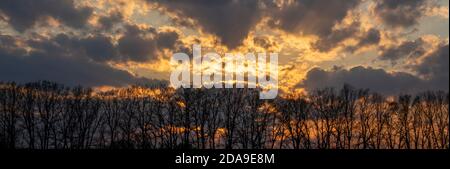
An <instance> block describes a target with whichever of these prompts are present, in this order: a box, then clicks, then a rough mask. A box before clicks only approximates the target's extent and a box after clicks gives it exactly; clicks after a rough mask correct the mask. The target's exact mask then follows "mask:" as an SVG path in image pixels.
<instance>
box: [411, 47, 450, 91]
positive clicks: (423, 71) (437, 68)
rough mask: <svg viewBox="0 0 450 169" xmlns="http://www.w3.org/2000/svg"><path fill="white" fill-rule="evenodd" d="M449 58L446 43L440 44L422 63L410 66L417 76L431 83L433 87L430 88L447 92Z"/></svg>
mask: <svg viewBox="0 0 450 169" xmlns="http://www.w3.org/2000/svg"><path fill="white" fill-rule="evenodd" d="M449 57H450V55H449V48H448V43H447V44H441V45H440V47H439V48H438V49H437V50H436V51H434V52H432V53H431V54H429V55H428V56H426V58H425V59H424V61H423V62H422V63H420V64H419V65H415V66H412V69H413V70H415V72H417V73H418V74H419V75H422V76H425V78H427V79H428V80H429V81H431V82H433V83H432V85H433V86H430V87H434V88H436V89H441V90H448V87H449Z"/></svg>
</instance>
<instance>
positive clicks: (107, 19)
mask: <svg viewBox="0 0 450 169" xmlns="http://www.w3.org/2000/svg"><path fill="white" fill-rule="evenodd" d="M122 20H123V15H122V13H120V12H115V13H113V14H110V15H108V16H103V17H100V19H99V20H98V22H99V23H100V24H101V26H102V28H103V29H105V30H108V29H111V28H112V27H113V26H114V25H115V24H118V23H121V22H122Z"/></svg>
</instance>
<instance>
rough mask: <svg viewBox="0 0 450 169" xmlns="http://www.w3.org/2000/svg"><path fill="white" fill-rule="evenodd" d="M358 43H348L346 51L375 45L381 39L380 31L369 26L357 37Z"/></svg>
mask: <svg viewBox="0 0 450 169" xmlns="http://www.w3.org/2000/svg"><path fill="white" fill-rule="evenodd" d="M356 39H357V40H358V43H357V44H356V45H350V46H347V47H346V49H345V50H346V51H347V52H350V53H354V52H355V51H357V50H358V49H361V48H362V47H366V46H371V45H377V44H378V43H379V42H380V40H381V33H380V31H379V30H377V29H374V28H371V29H369V30H368V31H367V32H365V33H364V34H363V36H360V37H357V38H356Z"/></svg>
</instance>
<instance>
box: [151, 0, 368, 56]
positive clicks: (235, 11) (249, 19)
mask: <svg viewBox="0 0 450 169" xmlns="http://www.w3.org/2000/svg"><path fill="white" fill-rule="evenodd" d="M147 1H148V2H150V3H156V4H158V6H159V7H161V8H162V9H163V10H164V11H165V12H171V13H175V14H176V15H177V16H178V17H177V18H176V19H175V22H177V23H179V24H180V23H181V24H182V25H184V26H191V27H192V26H194V25H189V24H187V23H188V22H186V17H189V18H192V19H193V20H195V21H196V22H197V24H199V26H200V27H201V28H202V30H204V31H206V32H208V33H212V34H214V35H216V36H217V37H218V38H219V39H220V40H221V42H222V43H223V44H225V45H226V46H227V47H229V48H235V47H237V46H239V45H241V44H242V41H243V40H244V39H245V38H246V37H247V36H248V33H249V32H250V31H251V30H252V29H254V28H255V26H256V24H257V23H259V22H260V21H261V19H262V18H263V17H264V16H267V17H269V18H270V19H269V26H272V27H276V28H279V29H281V30H283V31H286V32H290V33H295V34H312V35H318V36H320V37H326V36H328V35H330V34H331V33H332V28H333V26H334V25H335V24H336V23H337V22H340V21H341V20H342V19H343V18H344V17H345V16H346V15H347V12H348V11H349V10H351V9H353V8H355V7H356V6H357V5H358V4H359V2H360V1H359V0H346V1H341V0H299V1H290V2H288V1H282V2H283V3H281V4H276V3H275V2H273V1H268V0H261V1H258V0H245V1H233V0H215V1H210V0H183V1H174V0H168V1H162V0H147ZM194 27H195V26H194Z"/></svg>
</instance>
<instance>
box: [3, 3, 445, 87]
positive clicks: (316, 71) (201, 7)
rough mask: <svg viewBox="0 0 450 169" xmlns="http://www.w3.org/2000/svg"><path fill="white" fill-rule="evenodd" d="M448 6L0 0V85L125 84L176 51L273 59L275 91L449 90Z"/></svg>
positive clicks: (162, 67)
mask: <svg viewBox="0 0 450 169" xmlns="http://www.w3.org/2000/svg"><path fill="white" fill-rule="evenodd" d="M448 6H449V2H448V0H241V1H239V0H40V1H35V0H2V1H0V81H15V82H18V83H26V82H33V81H38V80H50V81H55V82H58V83H62V84H66V85H84V86H89V87H100V88H101V87H126V86H129V85H132V84H136V83H153V82H158V81H161V80H162V81H164V80H168V79H169V76H170V73H171V71H172V70H173V66H171V64H170V58H171V56H172V55H173V54H174V53H178V52H185V53H188V54H190V53H192V52H191V51H192V45H193V44H200V45H201V46H202V49H203V50H204V51H215V52H217V53H227V52H232V53H247V52H253V53H258V52H268V53H269V52H277V53H278V56H279V77H278V80H279V87H280V89H281V91H282V93H292V92H296V93H297V92H306V93H307V92H310V91H312V90H314V89H316V88H323V87H337V88H339V87H341V86H342V85H343V84H345V83H348V84H350V85H352V86H354V87H356V88H368V89H370V90H372V91H375V92H380V93H383V94H398V93H414V92H420V91H424V90H445V91H448V86H449V53H448V52H449V47H448V36H449V33H448V30H449V18H448Z"/></svg>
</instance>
